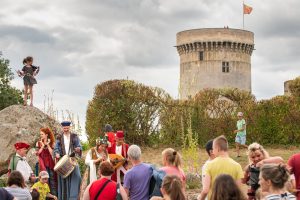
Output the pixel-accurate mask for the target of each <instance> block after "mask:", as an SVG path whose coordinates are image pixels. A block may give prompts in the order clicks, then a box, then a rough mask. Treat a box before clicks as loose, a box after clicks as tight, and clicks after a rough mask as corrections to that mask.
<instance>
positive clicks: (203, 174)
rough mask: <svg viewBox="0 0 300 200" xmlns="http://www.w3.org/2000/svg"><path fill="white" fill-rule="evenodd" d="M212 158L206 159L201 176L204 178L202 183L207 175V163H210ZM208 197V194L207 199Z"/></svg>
mask: <svg viewBox="0 0 300 200" xmlns="http://www.w3.org/2000/svg"><path fill="white" fill-rule="evenodd" d="M211 161H212V160H210V159H208V160H207V161H205V163H204V165H203V166H202V174H201V178H202V183H203V180H204V177H205V170H206V167H207V164H208V163H210V162H211ZM207 199H208V196H206V197H205V200H207Z"/></svg>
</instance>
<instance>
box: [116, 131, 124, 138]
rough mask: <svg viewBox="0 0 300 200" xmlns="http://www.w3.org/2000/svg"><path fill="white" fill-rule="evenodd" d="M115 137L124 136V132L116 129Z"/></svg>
mask: <svg viewBox="0 0 300 200" xmlns="http://www.w3.org/2000/svg"><path fill="white" fill-rule="evenodd" d="M116 137H117V138H124V132H123V131H117V133H116Z"/></svg>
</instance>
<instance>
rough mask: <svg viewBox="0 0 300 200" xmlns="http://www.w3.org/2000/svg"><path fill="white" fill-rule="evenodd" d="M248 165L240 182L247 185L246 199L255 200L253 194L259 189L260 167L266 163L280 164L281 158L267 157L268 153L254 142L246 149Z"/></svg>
mask: <svg viewBox="0 0 300 200" xmlns="http://www.w3.org/2000/svg"><path fill="white" fill-rule="evenodd" d="M247 154H248V159H249V164H248V165H247V166H246V168H245V174H244V178H243V180H242V182H243V183H244V184H246V183H247V184H248V185H249V188H248V193H247V194H248V199H249V200H255V199H256V198H255V192H256V191H257V189H258V188H259V186H260V185H259V183H258V182H259V173H260V167H261V166H262V165H264V164H268V163H282V162H283V159H282V158H281V157H278V156H277V157H269V154H268V152H267V151H266V150H265V149H264V147H263V146H262V145H260V144H258V143H256V142H254V143H252V144H251V145H249V147H248V153H247Z"/></svg>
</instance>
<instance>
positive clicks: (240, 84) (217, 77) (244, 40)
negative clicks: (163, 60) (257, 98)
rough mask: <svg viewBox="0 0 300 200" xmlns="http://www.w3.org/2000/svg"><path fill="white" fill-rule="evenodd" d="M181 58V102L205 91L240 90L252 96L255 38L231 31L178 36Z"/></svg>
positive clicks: (211, 30) (190, 32)
mask: <svg viewBox="0 0 300 200" xmlns="http://www.w3.org/2000/svg"><path fill="white" fill-rule="evenodd" d="M176 39H177V42H176V43H177V44H176V47H177V51H178V54H179V56H180V88H179V95H180V99H187V98H189V97H193V96H194V95H195V94H196V93H197V92H199V91H200V90H202V89H205V88H228V87H231V88H238V89H241V90H246V91H249V92H251V54H252V51H253V49H254V34H253V33H252V32H250V31H245V30H240V29H229V28H204V29H193V30H186V31H182V32H179V33H177V38H176Z"/></svg>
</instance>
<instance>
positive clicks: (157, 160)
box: [142, 147, 300, 190]
mask: <svg viewBox="0 0 300 200" xmlns="http://www.w3.org/2000/svg"><path fill="white" fill-rule="evenodd" d="M163 150H164V148H155V149H154V148H149V147H143V148H142V159H143V161H144V162H146V163H151V164H154V165H156V166H157V167H161V165H162V161H161V160H162V156H161V152H162V151H163ZM176 150H177V151H179V152H181V149H176ZM266 150H267V151H268V152H269V154H270V156H281V157H282V158H283V159H284V161H285V162H287V161H288V159H289V157H290V156H291V155H293V154H295V153H298V152H299V151H300V148H297V147H280V148H266ZM198 152H199V154H200V156H199V158H200V160H199V164H198V165H196V166H195V167H196V168H198V169H196V170H195V169H194V170H193V171H198V172H201V168H202V165H203V164H204V162H205V161H206V160H207V159H208V156H207V154H206V151H205V149H199V151H198ZM229 155H230V157H231V158H233V159H234V160H235V161H237V162H238V163H240V164H241V166H242V168H243V169H244V168H245V167H246V166H247V165H248V156H247V155H246V149H243V150H242V151H241V157H239V158H237V157H236V152H235V151H234V149H233V148H231V149H230V151H229ZM191 165H192V163H189V162H188V159H187V158H183V169H184V171H185V173H186V175H188V176H187V186H188V189H196V190H199V189H201V187H202V186H201V180H200V175H201V174H198V176H197V174H196V175H195V176H196V177H198V179H195V178H192V179H190V178H189V177H192V176H190V171H189V170H188V169H191Z"/></svg>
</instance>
